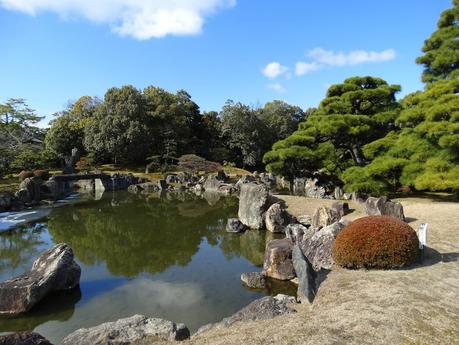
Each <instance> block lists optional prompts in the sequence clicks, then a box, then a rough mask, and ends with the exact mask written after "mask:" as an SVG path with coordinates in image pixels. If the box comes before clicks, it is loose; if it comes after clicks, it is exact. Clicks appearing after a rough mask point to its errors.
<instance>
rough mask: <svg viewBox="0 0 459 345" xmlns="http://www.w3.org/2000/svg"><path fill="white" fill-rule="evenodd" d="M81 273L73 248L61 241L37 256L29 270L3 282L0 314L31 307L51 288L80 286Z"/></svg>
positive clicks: (27, 309)
mask: <svg viewBox="0 0 459 345" xmlns="http://www.w3.org/2000/svg"><path fill="white" fill-rule="evenodd" d="M80 274H81V269H80V266H78V264H77V263H76V262H75V261H74V259H73V251H72V249H71V248H70V247H69V246H68V245H66V244H63V243H61V244H57V245H55V246H54V247H52V248H51V249H49V250H47V251H46V252H44V253H43V254H42V255H41V256H40V257H39V258H38V259H37V260H35V262H34V263H33V265H32V269H31V270H30V271H29V272H27V273H25V274H23V275H20V276H18V277H15V278H13V279H10V280H7V281H4V282H2V283H0V314H20V313H24V312H26V311H29V310H30V309H31V308H32V307H33V306H34V305H35V304H37V303H38V302H39V301H40V300H42V299H43V298H44V297H45V296H46V295H48V294H49V293H50V292H52V291H56V290H68V289H72V288H74V287H76V286H77V285H78V284H79V282H80Z"/></svg>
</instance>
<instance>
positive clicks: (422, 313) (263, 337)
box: [182, 197, 459, 345]
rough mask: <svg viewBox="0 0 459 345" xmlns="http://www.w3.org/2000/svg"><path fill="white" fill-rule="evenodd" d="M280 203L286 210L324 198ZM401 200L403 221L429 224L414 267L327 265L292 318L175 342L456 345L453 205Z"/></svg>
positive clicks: (458, 313) (297, 210)
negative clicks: (423, 248)
mask: <svg viewBox="0 0 459 345" xmlns="http://www.w3.org/2000/svg"><path fill="white" fill-rule="evenodd" d="M284 200H285V201H286V202H287V203H288V205H289V211H290V212H291V213H292V214H294V215H299V214H304V213H309V210H313V209H314V208H315V207H317V206H318V205H321V204H327V203H329V202H330V201H327V200H314V199H305V198H299V197H285V199H284ZM401 202H402V203H403V205H404V208H405V215H406V216H408V217H410V218H411V222H410V225H411V226H413V227H414V228H415V229H417V228H418V227H419V224H420V223H422V222H428V223H429V233H428V234H429V235H428V245H429V247H430V248H429V249H428V250H427V251H426V253H425V259H424V261H423V263H422V264H419V265H416V266H414V267H412V268H410V269H407V270H398V271H364V270H359V271H350V270H344V269H334V270H333V271H332V272H330V273H329V274H328V276H327V278H326V280H325V281H324V282H323V283H322V284H321V286H320V288H319V291H318V294H317V296H316V299H315V300H314V303H313V305H312V306H305V305H298V310H299V312H298V313H297V314H295V315H287V316H281V317H277V318H275V319H272V320H267V321H261V322H250V323H245V324H236V325H235V326H233V327H230V328H227V329H219V330H213V331H210V332H207V333H205V334H203V335H202V336H199V337H196V338H193V339H191V340H189V341H186V342H184V343H182V344H184V345H185V344H186V345H189V344H249V345H250V344H260V345H261V344H263V345H264V344H314V345H317V344H372V345H374V344H445V345H446V344H459V261H458V260H459V203H449V202H434V201H428V200H421V199H405V200H401ZM351 207H353V206H352V205H351ZM355 207H356V208H357V209H358V205H355ZM358 215H359V213H357V212H356V213H355V214H354V215H350V217H356V216H358Z"/></svg>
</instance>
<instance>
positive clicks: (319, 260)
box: [301, 219, 348, 271]
mask: <svg viewBox="0 0 459 345" xmlns="http://www.w3.org/2000/svg"><path fill="white" fill-rule="evenodd" d="M347 224H348V222H347V221H346V220H344V219H343V220H342V221H339V222H335V223H333V224H331V225H329V226H327V227H325V228H322V229H320V230H318V231H316V232H313V233H309V234H308V235H307V236H305V235H304V236H303V241H302V242H301V249H302V251H303V253H304V255H305V256H306V257H307V258H308V260H309V262H310V263H311V264H312V267H313V268H314V270H316V271H319V270H320V269H322V268H324V269H327V270H329V269H331V268H332V267H333V265H334V263H335V262H334V260H333V258H332V247H333V242H334V241H335V238H336V236H337V235H338V234H339V232H340V231H341V230H342V229H343V228H344V227H345V226H346V225H347Z"/></svg>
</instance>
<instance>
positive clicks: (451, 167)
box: [264, 0, 459, 194]
mask: <svg viewBox="0 0 459 345" xmlns="http://www.w3.org/2000/svg"><path fill="white" fill-rule="evenodd" d="M453 4H454V5H453V8H451V9H448V10H446V11H444V12H443V13H442V15H441V18H440V20H439V22H438V29H437V31H435V32H434V33H433V34H432V35H431V37H430V38H428V39H427V40H426V41H425V43H424V46H423V48H422V50H423V52H424V54H423V55H422V56H421V57H419V58H418V59H417V60H416V61H417V63H419V64H421V65H423V67H424V71H423V74H422V80H423V81H424V82H425V83H426V86H425V89H424V90H423V91H417V92H415V93H412V94H410V95H407V96H406V97H405V98H404V99H402V100H401V101H400V102H397V101H396V99H395V94H396V93H397V92H398V91H400V87H399V86H398V85H388V83H387V82H385V81H384V80H382V79H379V78H375V77H354V78H349V79H346V80H345V81H344V82H343V83H342V84H337V85H333V86H331V87H330V88H329V89H328V92H327V95H326V98H325V99H324V100H323V101H322V102H321V103H320V105H319V107H318V109H317V110H316V111H314V112H313V113H312V114H311V116H309V117H308V118H307V119H306V121H304V122H303V123H301V124H300V126H299V129H298V130H297V131H295V132H294V133H293V134H292V135H291V136H289V137H287V138H286V139H284V140H281V141H279V142H276V143H275V144H274V145H273V147H272V150H271V151H269V152H267V153H266V154H265V155H264V162H265V163H266V164H267V169H268V170H270V171H274V172H276V173H279V174H282V175H284V176H287V177H289V178H290V179H293V178H294V177H317V178H319V180H321V181H322V183H324V184H327V183H329V184H330V185H333V184H335V185H336V184H344V187H345V189H346V190H347V191H350V192H353V191H361V192H368V193H373V194H380V193H384V192H387V191H396V190H397V189H398V188H399V187H401V186H405V187H410V188H412V189H417V190H432V191H455V192H456V193H459V98H458V95H457V94H458V92H459V71H458V63H459V27H458V20H459V1H458V0H454V2H453Z"/></svg>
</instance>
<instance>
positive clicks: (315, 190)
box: [304, 179, 325, 199]
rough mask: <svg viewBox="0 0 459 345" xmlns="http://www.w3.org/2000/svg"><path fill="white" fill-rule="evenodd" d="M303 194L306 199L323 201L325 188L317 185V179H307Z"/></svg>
mask: <svg viewBox="0 0 459 345" xmlns="http://www.w3.org/2000/svg"><path fill="white" fill-rule="evenodd" d="M304 194H305V195H306V196H307V197H308V198H315V199H323V198H324V196H325V188H323V187H321V186H319V185H318V180H317V179H307V180H306V182H305V184H304Z"/></svg>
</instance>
